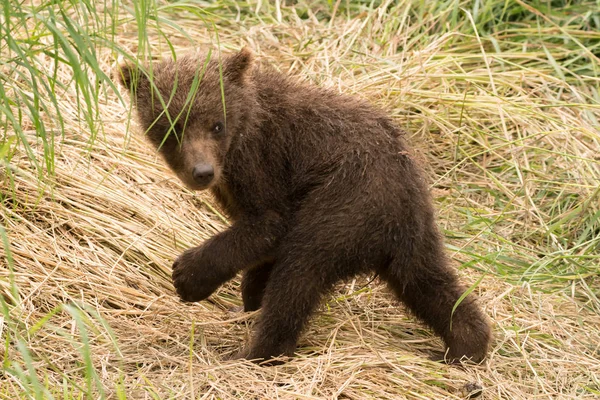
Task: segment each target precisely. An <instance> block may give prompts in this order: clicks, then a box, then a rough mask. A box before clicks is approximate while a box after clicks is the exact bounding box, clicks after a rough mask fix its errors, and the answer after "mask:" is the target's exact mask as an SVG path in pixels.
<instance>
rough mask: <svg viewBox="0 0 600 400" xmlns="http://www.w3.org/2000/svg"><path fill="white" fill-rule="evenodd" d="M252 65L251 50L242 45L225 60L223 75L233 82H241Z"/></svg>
mask: <svg viewBox="0 0 600 400" xmlns="http://www.w3.org/2000/svg"><path fill="white" fill-rule="evenodd" d="M250 66H252V52H251V51H250V49H248V48H247V47H244V48H243V49H242V50H240V51H239V52H238V53H236V54H234V55H232V56H230V57H228V58H227V59H226V60H225V75H226V76H227V77H228V78H229V79H231V80H232V81H234V82H237V83H242V82H243V80H244V77H245V76H246V73H247V72H248V70H249V69H250Z"/></svg>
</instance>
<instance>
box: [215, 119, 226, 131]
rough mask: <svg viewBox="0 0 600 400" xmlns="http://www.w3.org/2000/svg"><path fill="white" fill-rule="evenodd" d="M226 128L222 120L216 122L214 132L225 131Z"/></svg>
mask: <svg viewBox="0 0 600 400" xmlns="http://www.w3.org/2000/svg"><path fill="white" fill-rule="evenodd" d="M224 129H225V127H224V126H223V123H222V122H220V121H219V122H216V123H215V124H214V125H213V127H212V131H213V133H221V132H223V130H224Z"/></svg>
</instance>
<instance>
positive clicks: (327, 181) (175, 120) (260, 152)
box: [117, 49, 491, 362]
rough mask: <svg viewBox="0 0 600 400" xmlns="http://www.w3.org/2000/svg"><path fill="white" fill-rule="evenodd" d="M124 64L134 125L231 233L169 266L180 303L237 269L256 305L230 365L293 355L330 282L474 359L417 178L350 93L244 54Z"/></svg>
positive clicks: (481, 351)
mask: <svg viewBox="0 0 600 400" xmlns="http://www.w3.org/2000/svg"><path fill="white" fill-rule="evenodd" d="M143 69H144V70H146V69H147V71H141V69H138V68H136V67H135V66H133V65H128V64H125V65H122V66H121V67H120V68H119V70H118V71H117V73H118V76H117V79H118V81H119V82H120V83H121V84H122V85H123V86H124V87H125V88H127V89H130V90H131V94H132V101H133V103H134V105H135V108H136V110H137V117H138V120H139V123H140V125H141V127H142V128H143V129H144V130H145V132H146V135H147V137H148V139H149V140H150V142H151V143H152V144H153V145H154V146H155V147H156V148H157V149H158V151H159V153H160V154H161V155H162V156H163V158H164V160H165V161H166V163H167V164H168V165H169V167H170V168H171V169H172V170H173V171H174V172H175V174H176V175H177V176H178V178H179V179H181V181H183V183H184V184H185V185H186V186H187V187H189V188H190V189H191V190H205V189H210V190H211V191H212V193H213V194H214V196H215V197H216V199H217V201H218V203H219V204H220V205H221V206H222V208H223V209H224V211H225V212H226V213H227V214H228V215H229V216H230V217H231V219H232V221H233V222H232V225H231V226H230V227H229V228H228V229H226V230H225V231H224V232H221V233H219V234H218V235H216V236H214V237H212V238H211V239H209V240H207V241H205V242H204V243H202V244H201V245H200V246H198V247H194V248H191V249H188V250H187V251H185V252H183V253H182V254H181V255H180V256H179V257H178V258H177V260H176V261H175V263H174V264H173V284H174V286H175V289H176V290H177V293H178V294H179V296H180V297H181V299H182V300H184V301H189V302H194V301H200V300H203V299H206V298H207V297H209V296H210V295H211V294H212V293H214V292H215V290H217V289H218V288H219V286H221V285H222V284H223V283H225V282H227V281H228V280H230V279H232V278H233V277H235V276H236V274H237V273H238V272H240V271H243V277H242V298H243V303H244V309H245V310H246V311H251V310H257V309H259V308H262V312H261V314H260V316H259V319H258V321H257V323H256V328H255V333H254V335H253V337H252V339H251V341H250V344H249V346H247V348H246V349H245V350H244V351H242V352H241V353H240V354H239V356H240V357H245V358H247V359H250V360H254V361H258V362H262V361H265V362H268V361H269V360H272V359H273V358H275V357H278V356H282V355H283V356H291V355H292V354H293V353H294V351H295V349H296V344H297V341H298V338H299V336H300V334H301V332H302V329H303V328H304V327H305V326H306V323H307V321H308V319H309V317H310V315H311V314H312V313H313V311H315V309H316V308H317V307H318V305H319V302H320V300H321V299H322V298H323V296H324V295H325V294H326V293H327V292H328V291H329V290H330V289H331V288H332V287H333V286H334V285H335V284H336V283H337V282H339V281H341V280H346V279H349V278H351V277H353V276H356V275H358V274H377V275H378V276H379V277H380V278H381V279H383V281H385V282H386V283H387V284H388V285H389V287H390V289H391V290H392V291H393V293H395V295H396V296H397V298H398V299H399V300H401V301H402V302H403V303H404V304H405V305H406V306H408V308H409V309H410V310H411V311H412V312H413V313H414V315H415V316H416V317H418V318H419V319H421V320H422V321H423V322H425V323H426V324H427V325H429V326H430V327H431V328H433V330H434V331H435V332H436V333H437V334H438V335H439V336H441V337H442V339H443V340H444V342H445V344H446V346H447V352H446V357H445V359H446V361H455V360H460V359H461V358H463V357H465V358H468V359H471V360H472V361H475V362H480V361H482V360H483V359H484V358H485V356H486V352H487V348H488V344H489V342H490V336H491V330H490V324H489V321H488V319H487V317H486V316H485V315H484V314H483V313H482V311H481V310H480V309H479V307H478V306H477V304H476V301H475V298H474V296H473V295H471V294H470V295H468V296H466V297H465V298H464V299H463V300H462V301H460V302H459V298H460V297H461V296H462V295H463V294H464V293H465V290H466V288H465V286H463V285H462V284H460V283H459V281H458V279H457V275H456V272H455V270H454V269H453V268H451V266H450V265H449V263H448V261H447V259H446V256H445V255H444V249H443V243H442V239H441V236H440V233H439V232H438V229H437V227H436V224H435V221H434V210H433V207H432V201H431V198H430V195H429V193H428V186H427V184H426V182H425V179H424V178H423V173H422V171H421V170H420V169H419V167H418V165H417V164H416V163H415V161H414V160H413V159H412V158H411V156H410V154H409V152H408V150H407V145H406V144H405V141H404V139H403V137H402V132H401V130H400V129H399V128H398V127H396V125H395V124H394V122H393V121H392V120H391V119H390V117H388V116H387V115H386V114H385V113H384V112H382V111H380V110H378V109H377V108H376V107H374V106H372V105H370V104H369V103H368V102H367V101H365V100H362V99H359V98H357V97H351V96H346V95H342V94H339V93H337V92H336V91H334V90H328V89H323V88H320V87H316V86H313V85H310V84H308V83H303V82H299V81H298V80H297V79H293V78H291V77H288V76H286V75H285V74H282V73H280V72H277V71H275V70H274V69H273V68H270V67H267V66H259V65H258V63H255V62H253V56H252V54H251V53H250V51H249V50H247V49H243V50H241V51H240V52H238V53H235V54H233V55H229V56H221V57H216V56H215V55H214V54H211V53H210V52H209V53H208V54H204V55H201V54H200V53H197V54H195V55H187V56H182V57H179V58H178V59H177V60H176V61H173V60H166V61H161V62H159V63H155V64H154V65H149V66H148V68H143Z"/></svg>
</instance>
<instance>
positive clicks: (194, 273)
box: [173, 247, 224, 302]
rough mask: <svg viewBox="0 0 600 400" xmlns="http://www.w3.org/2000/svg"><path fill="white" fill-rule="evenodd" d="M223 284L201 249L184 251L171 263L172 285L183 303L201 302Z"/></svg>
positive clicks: (214, 267)
mask: <svg viewBox="0 0 600 400" xmlns="http://www.w3.org/2000/svg"><path fill="white" fill-rule="evenodd" d="M223 282H224V280H223V279H221V277H220V274H219V273H218V270H217V268H216V266H215V265H213V263H212V262H210V261H209V260H208V259H207V257H206V256H205V254H204V251H203V249H202V247H195V248H192V249H189V250H186V251H184V252H183V253H182V254H181V255H180V256H179V257H177V260H175V262H174V263H173V285H174V286H175V290H177V294H178V295H179V297H181V299H182V300H183V301H190V302H192V301H201V300H204V299H206V298H207V297H208V296H210V295H211V294H213V293H214V291H215V290H217V289H218V288H219V286H221V284H222V283H223Z"/></svg>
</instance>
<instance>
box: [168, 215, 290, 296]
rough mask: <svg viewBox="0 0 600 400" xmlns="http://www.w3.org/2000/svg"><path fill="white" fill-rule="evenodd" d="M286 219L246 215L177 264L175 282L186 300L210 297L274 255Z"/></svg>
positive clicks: (186, 255) (174, 266) (174, 273)
mask: <svg viewBox="0 0 600 400" xmlns="http://www.w3.org/2000/svg"><path fill="white" fill-rule="evenodd" d="M283 226H284V225H283V223H282V221H281V218H280V217H279V215H278V214H277V213H266V214H264V215H262V216H260V217H252V218H242V219H240V220H238V221H236V222H235V223H234V224H233V225H232V226H231V227H230V228H229V229H227V230H226V231H224V232H221V233H219V234H218V235H216V236H213V237H212V238H211V239H209V240H207V241H206V242H205V243H204V244H202V245H201V246H198V247H194V248H191V249H188V250H186V251H185V252H183V253H182V254H181V255H180V256H179V257H178V258H177V260H175V263H174V264H173V284H174V286H175V289H176V290H177V293H178V294H179V296H180V297H181V299H182V300H184V301H200V300H204V299H206V298H207V297H208V296H210V295H211V294H212V293H213V292H214V291H215V290H217V289H218V288H219V286H221V285H222V284H223V283H225V282H227V281H228V280H230V279H231V278H233V277H234V276H235V275H236V273H238V272H239V271H240V270H243V269H246V268H249V267H252V266H256V265H259V264H262V263H264V262H266V261H268V260H270V259H272V257H273V253H274V252H275V249H276V246H277V243H278V241H279V238H280V237H281V235H282V234H283Z"/></svg>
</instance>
